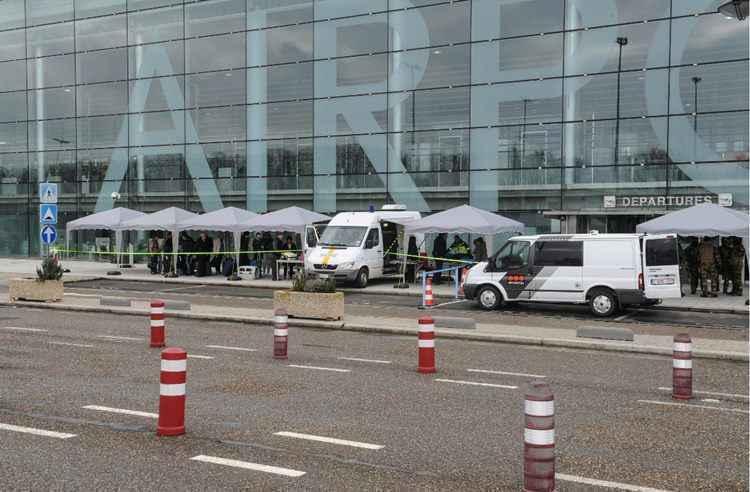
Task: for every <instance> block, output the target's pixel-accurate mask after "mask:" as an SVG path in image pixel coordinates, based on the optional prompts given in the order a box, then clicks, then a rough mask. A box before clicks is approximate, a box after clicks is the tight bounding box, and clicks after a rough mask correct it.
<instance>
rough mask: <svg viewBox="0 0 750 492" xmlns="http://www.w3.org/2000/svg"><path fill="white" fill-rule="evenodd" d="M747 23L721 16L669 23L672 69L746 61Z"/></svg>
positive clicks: (686, 19)
mask: <svg viewBox="0 0 750 492" xmlns="http://www.w3.org/2000/svg"><path fill="white" fill-rule="evenodd" d="M747 38H748V23H747V22H738V21H737V20H736V19H727V18H725V17H724V16H723V15H720V14H716V15H701V16H698V17H687V18H682V19H674V20H673V21H672V65H682V64H688V63H705V62H712V61H723V60H737V59H742V58H747V57H748V43H747Z"/></svg>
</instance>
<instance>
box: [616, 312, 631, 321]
mask: <svg viewBox="0 0 750 492" xmlns="http://www.w3.org/2000/svg"><path fill="white" fill-rule="evenodd" d="M633 314H634V313H625V314H623V315H622V316H618V317H616V318H615V319H614V320H615V321H625V320H626V319H628V318H629V317H631V316H633Z"/></svg>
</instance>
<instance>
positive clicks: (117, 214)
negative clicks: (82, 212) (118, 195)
mask: <svg viewBox="0 0 750 492" xmlns="http://www.w3.org/2000/svg"><path fill="white" fill-rule="evenodd" d="M145 215H146V214H144V213H143V212H138V211H136V210H130V209H129V208H123V207H117V208H113V209H111V210H105V211H104V212H99V213H96V214H91V215H87V216H86V217H81V218H80V219H76V220H71V221H70V222H68V224H67V225H66V226H65V227H66V229H67V230H68V231H80V230H94V229H105V230H118V229H121V228H122V224H123V223H124V222H127V221H129V220H132V219H136V218H139V217H143V216H145Z"/></svg>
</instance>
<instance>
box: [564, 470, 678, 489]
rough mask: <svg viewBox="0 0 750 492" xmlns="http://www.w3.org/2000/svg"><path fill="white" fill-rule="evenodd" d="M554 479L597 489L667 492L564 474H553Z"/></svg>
mask: <svg viewBox="0 0 750 492" xmlns="http://www.w3.org/2000/svg"><path fill="white" fill-rule="evenodd" d="M555 478H556V479H558V480H562V481H564V482H576V483H582V484H585V485H598V486H599V487H606V488H608V489H619V490H629V491H632V492H668V491H666V490H663V489H654V488H651V487H641V486H640V485H630V484H627V483H620V482H610V481H608V480H596V479H594V478H586V477H578V476H576V475H566V474H564V473H555Z"/></svg>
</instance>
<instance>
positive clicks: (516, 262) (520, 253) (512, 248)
mask: <svg viewBox="0 0 750 492" xmlns="http://www.w3.org/2000/svg"><path fill="white" fill-rule="evenodd" d="M490 261H494V262H495V270H496V271H498V272H505V271H507V270H516V269H519V268H523V267H525V266H527V265H528V264H529V243H528V242H526V241H508V242H507V243H505V246H503V247H502V248H501V249H500V251H498V252H497V253H495V256H494V258H493V259H491V260H490Z"/></svg>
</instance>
